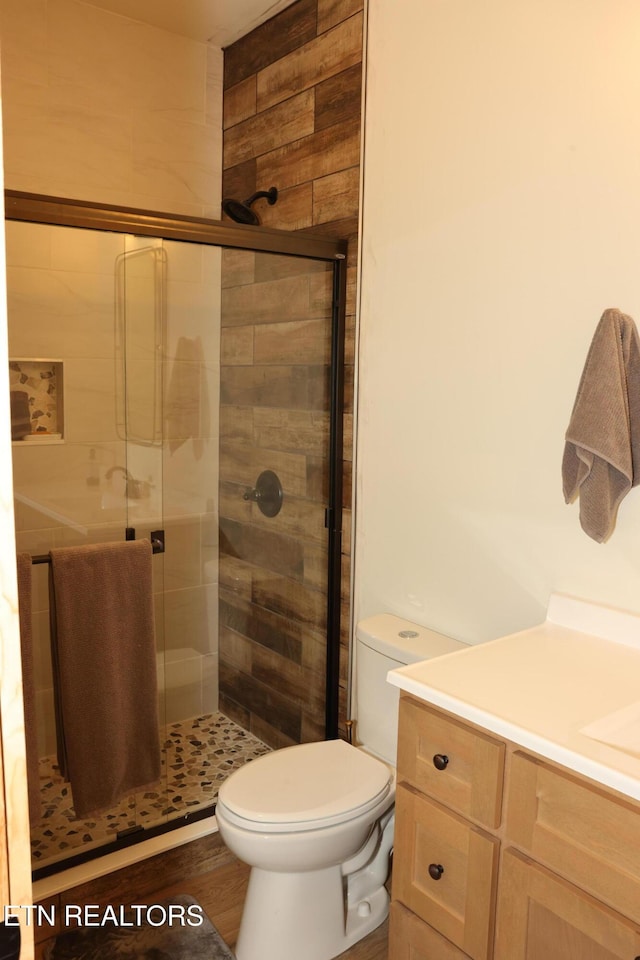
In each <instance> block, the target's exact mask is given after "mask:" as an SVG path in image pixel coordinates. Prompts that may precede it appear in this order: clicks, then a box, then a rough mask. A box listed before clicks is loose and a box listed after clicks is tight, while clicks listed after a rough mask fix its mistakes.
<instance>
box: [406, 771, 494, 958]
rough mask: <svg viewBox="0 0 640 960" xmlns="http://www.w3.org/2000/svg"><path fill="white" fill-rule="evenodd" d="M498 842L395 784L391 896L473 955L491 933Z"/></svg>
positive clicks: (484, 951) (484, 952)
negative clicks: (396, 787)
mask: <svg viewBox="0 0 640 960" xmlns="http://www.w3.org/2000/svg"><path fill="white" fill-rule="evenodd" d="M498 851H499V842H498V841H497V840H496V839H495V838H494V837H491V836H489V835H488V834H486V833H484V831H482V830H480V828H479V827H475V826H473V825H472V824H470V823H469V822H468V821H466V820H463V818H462V817H459V816H457V815H456V814H454V813H451V812H450V811H448V810H446V809H445V808H444V807H441V806H440V804H438V803H435V802H434V801H432V800H429V799H427V798H426V797H423V796H422V795H421V794H418V793H415V792H414V791H412V790H410V789H408V788H407V787H403V786H399V787H398V790H397V793H396V836H395V849H394V854H393V896H394V899H395V900H401V901H402V902H403V903H404V904H405V905H406V906H408V907H409V909H410V910H412V911H413V912H414V913H416V914H417V915H418V916H419V917H421V919H423V920H425V921H426V922H427V923H428V924H430V926H432V927H434V928H435V929H436V930H438V931H439V932H440V933H442V935H443V936H444V937H446V939H447V940H450V941H451V942H452V943H454V944H455V945H456V946H457V947H459V948H460V949H461V950H463V951H464V952H465V953H466V954H468V955H469V956H470V957H473V960H486V957H488V956H489V954H490V944H491V939H492V934H493V919H492V918H493V905H494V903H495V887H496V878H497V861H498Z"/></svg>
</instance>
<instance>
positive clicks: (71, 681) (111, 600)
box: [50, 540, 160, 817]
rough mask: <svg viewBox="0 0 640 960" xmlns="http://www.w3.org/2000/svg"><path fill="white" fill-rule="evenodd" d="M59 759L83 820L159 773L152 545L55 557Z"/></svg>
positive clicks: (104, 546) (84, 549)
mask: <svg viewBox="0 0 640 960" xmlns="http://www.w3.org/2000/svg"><path fill="white" fill-rule="evenodd" d="M50 556H51V587H52V589H51V610H52V631H51V634H52V656H53V663H54V682H55V687H56V694H57V696H56V709H57V713H58V734H59V742H58V759H59V761H60V765H61V768H62V770H63V773H64V775H65V776H67V777H68V779H69V781H70V783H71V790H72V793H73V805H74V808H75V811H76V815H77V816H78V817H85V816H87V815H89V814H91V813H96V812H98V811H100V810H104V809H106V808H107V807H110V806H112V805H113V804H115V803H117V802H118V801H120V800H121V799H122V798H124V797H126V796H128V795H129V794H131V793H133V792H134V791H135V790H139V789H142V788H143V787H147V786H149V785H150V784H151V783H153V782H155V781H156V780H157V779H158V778H159V776H160V743H159V729H158V706H157V679H156V648H155V631H154V618H153V593H152V584H151V557H152V551H151V544H150V542H149V541H148V540H130V541H123V542H119V543H101V544H90V545H88V546H80V547H68V548H63V549H58V550H52V551H51V555H50Z"/></svg>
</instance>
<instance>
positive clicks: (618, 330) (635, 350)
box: [562, 309, 640, 543]
mask: <svg viewBox="0 0 640 960" xmlns="http://www.w3.org/2000/svg"><path fill="white" fill-rule="evenodd" d="M638 482H640V340H639V339H638V331H637V329H636V325H635V323H634V322H633V320H632V319H631V317H628V316H626V314H624V313H620V311H619V310H615V309H611V310H605V312H604V313H603V315H602V318H601V320H600V323H599V324H598V327H597V328H596V332H595V334H594V337H593V340H592V343H591V347H590V348H589V353H588V355H587V360H586V363H585V367H584V370H583V373H582V378H581V380H580V384H579V387H578V393H577V396H576V400H575V404H574V407H573V413H572V414H571V421H570V423H569V427H568V429H567V433H566V443H565V448H564V457H563V461H562V485H563V492H564V498H565V501H566V502H567V503H569V502H570V501H572V500H573V499H574V498H575V497H576V495H579V496H580V525H581V526H582V529H583V530H584V531H585V533H586V534H588V535H589V536H590V537H592V538H593V539H594V540H597V541H598V543H602V542H603V541H604V540H606V539H607V538H608V537H609V536H610V535H611V533H612V531H613V528H614V525H615V521H616V512H617V509H618V506H619V504H620V502H621V500H622V499H623V497H625V496H626V494H627V493H628V492H629V490H630V489H631V487H633V486H635V485H636V484H637V483H638Z"/></svg>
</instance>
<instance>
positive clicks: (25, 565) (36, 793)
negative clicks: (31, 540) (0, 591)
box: [17, 553, 42, 823]
mask: <svg viewBox="0 0 640 960" xmlns="http://www.w3.org/2000/svg"><path fill="white" fill-rule="evenodd" d="M17 560H18V612H19V614H20V655H21V659H22V701H23V704H24V736H25V742H26V751H27V789H28V795H29V819H30V820H31V822H32V823H34V822H35V821H36V820H39V819H40V816H41V814H42V806H41V799H40V797H41V795H40V771H39V767H38V728H37V725H36V685H35V676H34V670H33V632H32V622H31V554H30V553H19V554H18V558H17Z"/></svg>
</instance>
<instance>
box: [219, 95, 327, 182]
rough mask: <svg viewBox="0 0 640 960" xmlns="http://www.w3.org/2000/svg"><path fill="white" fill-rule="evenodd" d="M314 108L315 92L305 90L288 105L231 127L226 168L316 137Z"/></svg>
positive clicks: (288, 101)
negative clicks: (284, 145) (306, 138)
mask: <svg viewBox="0 0 640 960" xmlns="http://www.w3.org/2000/svg"><path fill="white" fill-rule="evenodd" d="M314 105H315V104H314V95H313V90H304V91H303V92H302V93H299V94H298V95H297V96H295V97H291V98H289V99H288V100H285V101H284V103H278V104H277V105H276V106H275V107H271V109H269V110H263V111H262V112H261V113H258V114H256V115H255V116H252V117H250V118H249V119H248V120H245V121H244V122H242V123H237V124H236V125H235V126H233V127H230V129H228V130H227V131H226V133H225V136H224V161H223V162H224V165H225V167H233V166H235V164H237V163H243V162H244V161H245V160H251V159H252V158H253V157H255V156H257V155H258V154H259V153H266V152H268V151H269V150H273V149H274V148H275V147H280V146H282V144H284V143H290V142H291V141H292V140H299V139H300V137H306V136H308V135H309V134H310V133H313V129H314V118H315V110H314Z"/></svg>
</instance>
